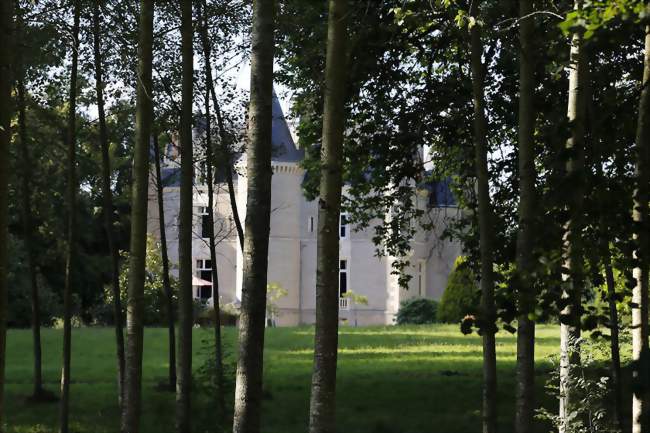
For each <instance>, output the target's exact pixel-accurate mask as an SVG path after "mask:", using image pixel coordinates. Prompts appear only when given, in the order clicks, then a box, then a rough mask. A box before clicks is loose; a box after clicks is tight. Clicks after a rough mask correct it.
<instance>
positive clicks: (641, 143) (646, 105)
mask: <svg viewBox="0 0 650 433" xmlns="http://www.w3.org/2000/svg"><path fill="white" fill-rule="evenodd" d="M648 86H650V26H645V53H644V58H643V86H642V91H641V98H640V100H639V119H638V123H637V130H636V155H637V162H636V170H635V171H636V173H635V177H636V188H635V191H634V209H633V211H632V218H633V220H634V226H635V232H634V241H635V251H634V258H635V261H636V266H635V268H634V271H633V275H634V279H635V280H636V285H635V286H634V288H633V289H632V305H633V308H632V366H633V367H632V389H633V395H632V433H647V432H648V431H650V413H649V412H650V400H649V399H650V395H649V394H650V392H649V391H650V387H649V376H650V372H649V371H648V368H650V362H649V361H650V360H649V359H648V357H649V353H648V351H649V349H648V262H649V261H650V252H649V250H650V248H649V246H650V239H649V237H650V233H649V232H650V226H649V225H648V221H649V220H650V217H649V216H648V196H649V195H650V194H649V191H648V190H649V189H650V143H648V141H650V89H649V88H648Z"/></svg>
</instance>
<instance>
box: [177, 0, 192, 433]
mask: <svg viewBox="0 0 650 433" xmlns="http://www.w3.org/2000/svg"><path fill="white" fill-rule="evenodd" d="M181 38H182V44H181V56H182V68H183V70H182V90H181V95H182V96H181V126H180V139H181V140H180V141H181V187H180V211H179V229H178V233H179V234H178V256H179V263H178V266H179V280H180V281H179V282H180V290H179V316H178V324H179V331H178V375H177V379H176V431H177V432H178V433H190V431H191V427H190V425H191V417H192V413H191V391H192V325H193V317H192V304H193V299H192V209H193V203H192V201H193V199H192V197H193V185H192V182H193V180H194V176H193V166H192V163H193V149H192V85H193V63H192V62H193V52H192V48H193V47H192V2H191V1H190V0H184V1H183V2H182V3H181Z"/></svg>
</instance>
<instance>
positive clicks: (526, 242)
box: [515, 0, 536, 433]
mask: <svg viewBox="0 0 650 433" xmlns="http://www.w3.org/2000/svg"><path fill="white" fill-rule="evenodd" d="M532 11H533V2H532V0H519V16H520V19H521V21H520V23H519V44H520V49H519V133H518V142H519V148H518V151H519V196H520V197H519V208H518V214H519V228H518V232H517V258H516V265H517V275H516V286H517V287H516V288H517V292H518V293H517V295H518V304H519V305H518V310H519V311H518V318H517V319H518V320H517V322H518V324H517V365H516V381H517V389H516V410H515V432H516V433H529V432H531V431H532V428H533V412H534V407H535V322H534V321H533V320H532V318H531V317H530V315H531V314H532V313H533V312H534V308H535V298H536V293H535V287H534V281H533V272H534V267H535V259H534V257H533V247H534V230H535V227H534V220H535V207H536V205H535V203H536V197H535V196H536V193H535V177H536V173H535V140H534V132H535V111H534V98H535V93H534V92H535V64H534V59H535V53H534V52H533V48H532V44H533V37H534V36H533V21H532V20H533V18H532V17H531V16H529V15H530V14H531V13H532Z"/></svg>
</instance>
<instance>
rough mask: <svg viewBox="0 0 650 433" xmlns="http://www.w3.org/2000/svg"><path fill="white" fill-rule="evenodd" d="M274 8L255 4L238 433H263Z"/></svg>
mask: <svg viewBox="0 0 650 433" xmlns="http://www.w3.org/2000/svg"><path fill="white" fill-rule="evenodd" d="M274 15H275V2H274V1H273V0H254V1H253V25H252V41H251V46H252V53H251V85H250V105H249V109H248V110H249V111H248V112H249V117H248V146H247V149H246V158H247V167H246V171H247V176H248V193H247V194H248V197H247V202H246V221H245V224H246V228H245V229H246V237H245V241H244V270H243V271H244V281H243V285H242V286H243V287H242V303H241V313H240V316H239V358H238V361H237V374H236V385H235V416H234V422H233V433H259V431H260V418H261V409H262V408H261V406H262V374H263V357H264V322H265V316H266V283H267V269H268V249H269V230H270V215H271V175H272V170H271V125H272V95H273V49H274V41H273V30H274Z"/></svg>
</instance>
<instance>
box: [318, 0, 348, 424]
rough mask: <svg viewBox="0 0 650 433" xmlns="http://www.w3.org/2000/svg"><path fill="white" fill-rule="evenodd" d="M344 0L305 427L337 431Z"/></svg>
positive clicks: (335, 31)
mask: <svg viewBox="0 0 650 433" xmlns="http://www.w3.org/2000/svg"><path fill="white" fill-rule="evenodd" d="M346 16H347V0H330V1H329V16H328V30H327V54H326V61H325V103H324V108H323V139H322V142H323V147H322V150H321V169H320V171H321V177H320V195H319V199H318V238H317V243H318V246H317V258H316V263H317V264H316V329H315V331H314V370H313V373H312V381H311V401H310V405H309V432H310V433H334V432H335V431H336V363H337V351H338V327H339V326H338V325H339V220H340V215H341V189H342V187H343V130H344V128H345V95H346V90H347V89H346V70H347V68H346V63H347V39H348V35H347V20H346Z"/></svg>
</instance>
